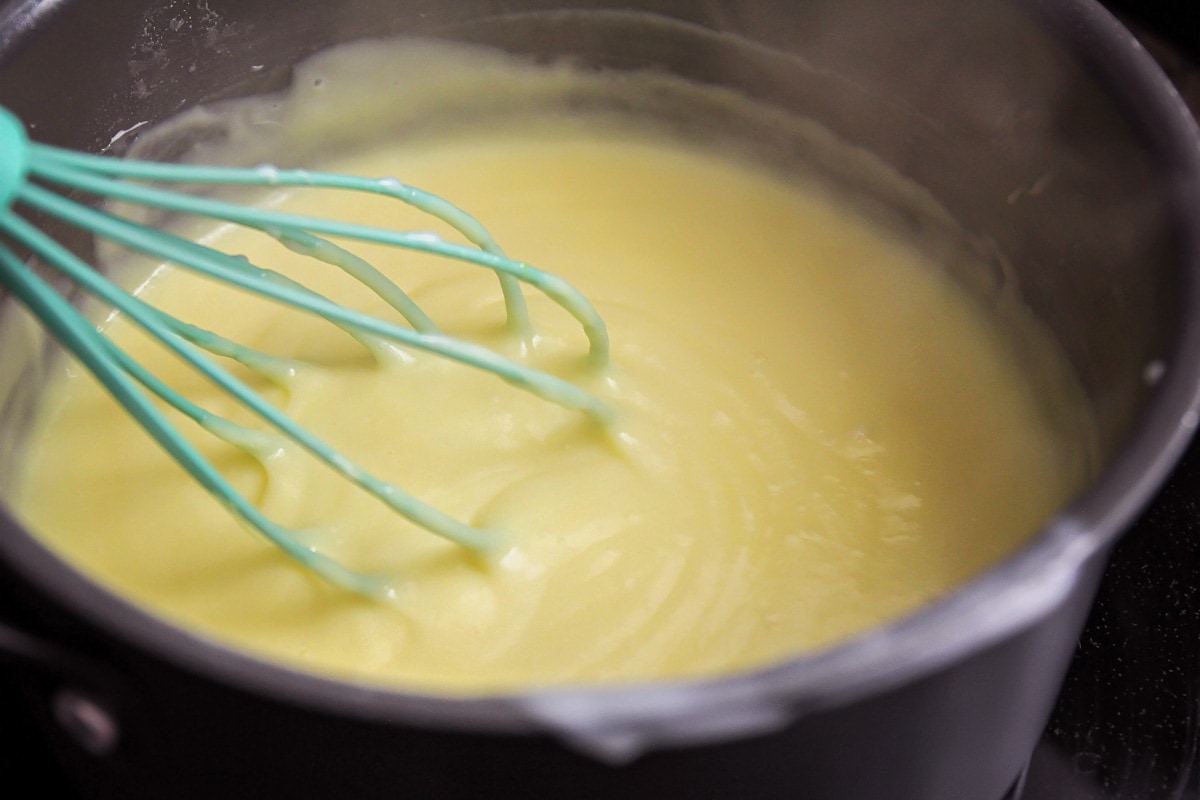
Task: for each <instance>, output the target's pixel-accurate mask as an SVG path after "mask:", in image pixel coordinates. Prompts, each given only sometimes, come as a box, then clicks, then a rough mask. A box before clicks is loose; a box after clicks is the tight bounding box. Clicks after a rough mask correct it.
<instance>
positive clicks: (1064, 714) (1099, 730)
mask: <svg viewBox="0 0 1200 800" xmlns="http://www.w3.org/2000/svg"><path fill="white" fill-rule="evenodd" d="M1109 5H1110V6H1112V7H1113V8H1114V9H1115V10H1117V11H1118V12H1119V13H1120V14H1121V15H1122V16H1123V17H1124V18H1125V19H1126V20H1127V21H1128V22H1129V23H1130V24H1131V26H1132V27H1134V28H1135V29H1136V30H1138V31H1139V33H1141V34H1142V35H1143V39H1144V41H1145V42H1146V43H1147V46H1148V47H1149V48H1150V50H1151V52H1153V53H1154V54H1155V56H1156V57H1158V58H1159V60H1160V62H1161V63H1162V64H1163V65H1164V67H1165V68H1166V70H1167V72H1168V74H1170V75H1171V77H1172V78H1173V79H1174V80H1175V82H1176V84H1177V85H1178V86H1179V87H1180V90H1181V92H1182V93H1183V94H1184V96H1185V97H1187V98H1188V99H1189V101H1190V102H1191V103H1192V107H1193V109H1196V110H1198V111H1200V69H1198V68H1197V66H1196V65H1197V64H1200V25H1197V24H1195V23H1194V22H1193V21H1192V20H1193V17H1194V16H1195V15H1196V11H1198V10H1200V2H1197V0H1175V1H1174V2H1113V3H1110V4H1109ZM1197 213H1200V209H1197ZM2 669H3V667H2V666H0V670H2ZM8 678H9V676H8V675H6V674H4V673H3V672H0V798H10V797H11V798H24V797H38V798H56V797H64V798H69V797H71V794H70V793H69V792H68V790H67V789H66V787H65V786H63V785H62V784H61V782H60V780H59V778H58V770H57V769H56V768H55V766H54V763H53V761H52V759H51V758H50V756H49V755H48V754H47V753H46V752H45V750H44V749H43V747H42V745H41V743H40V742H39V741H38V740H37V738H36V735H35V734H34V733H33V731H32V729H31V726H30V724H29V723H28V722H26V721H25V720H24V718H23V716H22V714H21V713H20V712H19V710H18V705H17V704H16V702H15V701H14V698H13V697H12V693H11V690H10V689H9V687H8V685H7V684H6V683H5V682H4V681H5V680H7V679H8ZM23 778H25V779H30V780H32V781H34V783H33V784H32V787H36V788H32V787H31V788H29V789H22V788H18V787H20V786H22V784H23V781H22V780H21V779H23ZM25 785H26V786H29V784H25ZM397 790H398V793H399V792H401V791H403V787H397ZM1020 798H1021V800H1200V446H1197V445H1193V446H1192V448H1191V450H1190V451H1189V452H1188V454H1187V455H1186V456H1185V458H1184V460H1183V462H1182V464H1181V465H1180V467H1179V469H1178V470H1176V472H1175V474H1174V476H1173V477H1172V479H1171V480H1170V482H1169V483H1168V484H1167V486H1166V487H1165V488H1164V489H1163V491H1162V492H1161V493H1160V495H1159V497H1158V498H1157V500H1156V501H1155V503H1154V504H1153V505H1152V506H1151V508H1150V509H1149V510H1148V511H1147V513H1146V514H1144V515H1143V517H1142V518H1141V520H1140V521H1139V522H1138V523H1137V525H1136V526H1135V527H1134V529H1133V530H1132V531H1131V532H1130V533H1129V535H1128V536H1126V537H1125V538H1124V539H1123V540H1122V542H1121V543H1120V545H1119V546H1118V547H1117V549H1116V551H1115V553H1114V556H1113V559H1112V563H1111V565H1110V567H1109V569H1108V571H1107V572H1106V574H1105V579H1104V583H1103V584H1102V586H1101V589H1100V595H1099V597H1098V600H1097V604H1096V607H1095V609H1094V611H1093V613H1092V616H1091V619H1090V621H1089V623H1088V627H1087V630H1086V631H1085V633H1084V635H1083V637H1082V638H1081V640H1080V643H1079V648H1078V651H1077V653H1076V656H1075V660H1074V662H1073V665H1072V668H1071V672H1070V674H1069V676H1068V677H1067V680H1066V684H1065V685H1064V688H1063V691H1062V694H1061V696H1060V700H1059V704H1058V706H1057V708H1056V710H1055V712H1054V716H1053V718H1052V719H1051V722H1050V724H1049V726H1048V728H1047V730H1046V733H1045V735H1044V736H1043V738H1042V740H1041V743H1040V744H1039V746H1038V749H1037V751H1036V752H1035V754H1034V757H1033V760H1032V762H1031V764H1030V768H1029V771H1028V775H1027V779H1026V782H1025V785H1024V787H1023V789H1022V790H1021V793H1020ZM799 800H803V799H802V798H800V799H799ZM881 800H882V799H881ZM998 800H999V799H998Z"/></svg>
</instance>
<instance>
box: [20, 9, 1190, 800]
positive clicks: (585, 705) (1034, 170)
mask: <svg viewBox="0 0 1200 800" xmlns="http://www.w3.org/2000/svg"><path fill="white" fill-rule="evenodd" d="M398 34H412V35H421V36H426V37H434V38H448V39H457V40H467V41H473V42H482V43H489V44H494V45H497V46H501V47H504V48H506V49H509V50H512V51H515V52H521V53H533V54H536V55H538V56H542V57H553V56H558V55H572V56H574V57H576V58H577V59H578V60H580V61H581V62H583V63H588V64H594V65H598V66H606V67H610V68H613V69H630V68H644V67H648V66H654V67H656V68H659V69H664V70H670V71H674V72H677V73H679V74H681V75H683V76H686V77H690V78H694V79H696V80H700V81H704V82H707V83H712V84H717V85H727V86H731V87H734V88H736V89H738V90H740V91H743V92H746V93H749V94H751V95H752V96H754V97H756V98H757V99H759V100H761V101H762V102H765V103H770V104H773V105H776V106H778V107H779V108H781V109H783V110H785V111H788V112H790V113H794V114H800V115H803V116H807V117H810V118H812V119H814V120H816V121H817V122H818V123H820V124H821V125H823V126H825V127H826V128H828V129H829V130H831V131H833V132H834V133H835V134H837V135H838V136H840V137H842V138H843V139H845V140H846V141H848V142H850V143H852V144H854V145H856V146H859V147H862V148H865V149H867V150H869V151H872V152H873V153H875V154H876V155H877V156H878V157H879V158H880V159H882V160H883V161H884V162H886V163H887V164H889V165H891V166H892V167H893V168H894V169H896V170H897V171H899V172H900V173H902V174H903V175H905V176H907V177H908V178H909V179H911V180H912V181H914V182H915V183H916V184H918V185H919V186H922V187H924V188H925V189H926V190H928V192H929V193H931V194H932V196H933V197H935V198H936V199H937V201H938V202H940V203H941V204H942V205H943V206H944V207H945V208H946V209H948V210H949V211H950V212H951V214H952V215H953V216H954V217H955V218H956V219H957V220H958V221H959V222H960V223H961V225H962V226H963V228H965V229H966V230H967V231H969V232H971V234H972V235H973V236H975V237H977V240H978V241H979V242H981V243H986V246H987V247H988V248H992V249H993V250H994V252H995V253H997V254H1001V255H1002V256H1003V260H1004V263H1006V264H1008V265H1011V269H1012V270H1013V272H1014V273H1015V275H1016V277H1017V281H1018V284H1019V286H1020V287H1021V289H1022V292H1023V297H1024V300H1025V302H1027V304H1028V306H1029V307H1030V309H1031V310H1032V311H1033V313H1034V314H1035V315H1036V316H1037V317H1038V318H1039V319H1040V320H1041V321H1042V322H1044V323H1045V325H1046V326H1047V327H1048V328H1049V329H1050V330H1051V331H1052V332H1053V335H1054V336H1055V337H1056V338H1057V340H1058V342H1059V343H1060V345H1061V347H1062V349H1063V351H1064V352H1065V353H1066V355H1067V357H1068V359H1069V360H1070V362H1071V364H1072V365H1073V367H1074V369H1075V370H1076V372H1077V373H1078V376H1079V379H1080V381H1081V383H1082V384H1083V387H1084V389H1085V391H1086V393H1087V395H1088V398H1089V400H1090V402H1091V403H1092V406H1093V409H1094V413H1095V416H1096V420H1097V423H1098V428H1099V439H1100V441H1099V446H1100V451H1101V456H1100V458H1101V466H1100V468H1099V470H1098V475H1097V477H1096V478H1095V480H1094V481H1093V482H1092V483H1091V484H1090V486H1089V488H1088V489H1087V490H1086V492H1084V493H1083V494H1082V495H1081V496H1079V497H1078V498H1076V499H1075V501H1074V502H1073V503H1072V504H1071V505H1070V506H1069V507H1068V508H1065V509H1063V511H1062V512H1061V514H1060V515H1059V516H1057V517H1056V518H1055V519H1053V520H1052V521H1051V522H1050V523H1049V524H1048V525H1047V526H1046V527H1045V528H1044V530H1042V531H1041V532H1040V533H1039V534H1038V535H1037V536H1035V537H1034V538H1033V539H1032V540H1031V541H1030V542H1029V544H1028V545H1027V546H1026V547H1024V548H1023V549H1022V550H1021V551H1020V552H1018V553H1017V554H1015V555H1014V556H1012V557H1011V558H1009V559H1007V560H1006V561H1004V562H1003V563H1001V564H999V565H997V566H996V567H995V568H994V569H992V570H990V571H989V572H987V573H986V574H984V575H982V576H980V577H979V578H978V579H976V580H974V581H973V582H971V583H970V584H969V585H967V586H965V587H963V588H962V589H961V590H960V591H957V592H955V593H954V594H953V595H951V596H949V597H947V598H945V599H944V600H942V601H940V602H938V603H936V604H934V605H932V606H931V607H928V608H926V609H924V610H922V611H920V612H919V613H917V614H914V615H912V616H910V617H908V618H906V619H904V620H902V621H900V622H898V623H896V624H893V625H889V626H886V627H884V628H881V629H878V630H874V631H872V632H869V633H867V634H865V635H863V636H860V637H858V638H856V639H854V640H852V641H850V642H848V643H846V644H844V645H841V646H838V647H836V648H833V649H830V650H828V651H825V652H820V653H816V654H813V655H809V656H804V657H800V658H796V659H794V660H791V661H788V662H787V663H783V664H780V665H778V666H775V667H773V668H770V669H764V670H761V671H758V672H755V673H753V674H749V675H743V676H737V677H730V678H727V679H720V680H703V681H688V682H677V683H670V684H665V685H663V684H659V685H647V686H630V687H611V688H578V689H574V688H566V689H557V690H554V691H543V690H537V689H532V690H530V691H528V692H525V693H518V694H513V695H503V696H495V697H487V698H474V699H455V698H449V697H438V696H430V695H419V694H410V693H403V692H394V691H383V690H377V689H369V688H363V687H360V686H354V685H348V684H343V683H338V682H334V681H330V680H324V679H321V678H316V677H312V676H308V675H304V674H300V673H297V672H293V671H289V670H286V669H283V668H280V667H276V666H272V665H269V664H264V663H260V662H258V661H255V660H253V659H251V658H248V657H245V656H243V655H240V654H238V653H235V652H231V651H227V650H224V649H222V648H220V647H217V646H214V645H212V644H210V643H208V642H205V641H202V640H200V639H198V638H195V637H193V636H191V635H189V634H188V633H187V632H185V631H182V630H178V629H175V628H173V627H171V626H169V625H166V624H164V623H162V622H160V621H158V620H156V619H154V618H152V617H150V616H149V615H147V614H145V613H143V612H142V611H140V610H139V609H137V608H135V607H133V606H131V605H129V604H128V603H126V602H124V601H122V600H121V599H119V598H117V597H114V596H112V595H111V594H109V593H108V592H106V591H105V590H103V589H101V588H99V587H97V586H96V585H95V584H93V583H91V582H90V581H88V580H87V579H86V578H84V577H81V576H80V575H79V574H77V573H76V572H75V571H73V570H72V569H70V568H69V567H67V566H66V565H65V564H64V563H62V562H61V561H59V560H58V559H56V558H55V557H54V556H53V555H51V554H50V553H49V552H47V551H46V550H45V549H44V548H43V547H42V546H41V545H39V544H38V543H37V542H36V541H35V540H34V539H33V538H31V537H30V536H29V535H27V534H26V533H25V532H24V531H23V530H22V529H21V527H20V526H19V525H18V524H17V523H16V522H15V521H14V520H12V519H11V518H10V517H9V516H7V515H5V516H4V517H3V520H2V525H3V530H2V531H0V586H3V592H4V594H5V601H4V602H5V604H6V606H7V607H8V611H7V613H8V615H9V616H8V621H7V622H6V623H3V624H0V666H4V667H5V668H6V670H7V671H9V672H10V673H11V674H16V675H19V676H20V683H21V686H23V687H24V689H23V691H24V695H23V696H24V698H25V700H26V701H27V703H28V706H29V708H30V710H31V713H32V714H33V715H34V716H35V717H36V718H37V719H38V720H39V722H40V724H41V726H42V729H43V730H44V733H45V735H46V736H47V737H48V738H49V739H50V740H51V741H52V742H53V745H54V747H55V749H56V751H57V753H58V755H59V756H60V757H61V759H62V761H63V763H64V764H65V765H66V767H67V768H68V769H69V771H70V772H71V774H72V775H73V776H74V780H75V782H76V783H77V785H78V787H79V790H80V792H81V793H83V794H85V795H91V796H96V797H123V798H136V797H148V798H161V797H164V796H177V797H193V796H194V797H204V798H207V797H213V796H225V797H233V796H239V797H240V796H246V797H251V796H253V797H284V796H303V797H313V796H340V797H376V796H394V795H397V794H400V793H405V794H412V795H417V796H422V797H467V796H492V795H498V794H502V793H509V792H515V791H522V792H525V793H527V794H529V795H531V796H570V797H575V798H588V797H651V796H655V797H658V796H687V797H802V798H805V800H856V799H864V800H998V798H1000V797H1002V796H1003V795H1004V794H1005V792H1006V791H1008V790H1009V789H1010V788H1011V787H1012V786H1013V785H1014V783H1015V782H1016V781H1017V780H1018V777H1019V775H1020V773H1021V770H1022V767H1023V765H1024V764H1025V762H1026V760H1027V759H1028V757H1029V754H1030V753H1031V751H1032V750H1033V746H1034V743H1035V742H1036V740H1037V738H1038V736H1039V734H1040V731H1041V729H1042V727H1043V726H1044V724H1045V722H1046V719H1047V716H1048V714H1049V712H1050V709H1051V707H1052V705H1053V702H1054V698H1055V695H1056V693H1057V691H1058V688H1059V685H1060V682H1061V680H1062V677H1063V674H1064V672H1065V669H1066V666H1067V663H1068V661H1069V660H1070V657H1071V654H1072V651H1073V649H1074V646H1075V640H1076V637H1077V635H1078V633H1079V631H1080V629H1081V627H1082V623H1083V620H1084V617H1085V615H1086V613H1087V610H1088V608H1089V606H1090V604H1091V601H1092V597H1093V593H1094V591H1095V587H1096V584H1097V582H1098V580H1099V576H1100V573H1101V571H1102V568H1103V565H1104V561H1105V557H1106V555H1107V553H1108V551H1109V549H1110V547H1111V545H1112V544H1113V542H1114V540H1115V539H1116V538H1117V537H1118V535H1119V534H1120V532H1121V531H1122V529H1123V528H1124V527H1125V526H1126V525H1127V524H1128V523H1129V522H1130V521H1131V519H1132V517H1133V516H1134V514H1135V513H1136V512H1137V511H1138V510H1139V509H1140V508H1141V506H1142V505H1143V504H1144V503H1145V502H1146V501H1147V500H1148V499H1149V497H1150V495H1151V494H1152V492H1153V491H1154V490H1155V488H1156V486H1157V485H1158V484H1159V482H1160V481H1161V480H1162V479H1163V478H1164V476H1165V475H1166V473H1167V472H1168V470H1169V469H1170V467H1171V465H1172V463H1173V462H1174V460H1175V459H1176V458H1177V456H1178V455H1179V454H1180V453H1181V452H1182V450H1183V448H1184V446H1185V445H1186V443H1187V441H1188V440H1189V439H1190V437H1191V433H1192V429H1193V428H1195V427H1196V424H1197V420H1198V419H1200V417H1198V416H1197V386H1198V385H1200V380H1198V372H1200V282H1198V277H1200V216H1198V215H1197V214H1196V212H1195V209H1197V208H1200V136H1198V134H1197V131H1196V128H1195V126H1194V124H1193V122H1192V121H1191V117H1190V116H1189V115H1188V114H1187V112H1186V110H1185V109H1184V107H1183V105H1182V103H1181V102H1180V101H1179V99H1178V98H1177V97H1176V96H1175V94H1174V92H1173V90H1172V89H1171V88H1170V86H1169V84H1168V82H1167V80H1166V79H1165V77H1164V76H1163V75H1162V74H1161V73H1160V72H1159V71H1158V69H1157V68H1156V67H1155V66H1154V65H1153V63H1152V61H1151V60H1150V59H1149V58H1148V57H1147V55H1146V54H1145V53H1144V52H1142V51H1141V49H1140V48H1139V47H1138V45H1137V44H1136V43H1135V41H1134V39H1133V38H1132V37H1131V36H1130V35H1129V34H1128V33H1127V32H1126V31H1125V30H1123V29H1122V28H1121V27H1120V26H1119V25H1118V24H1117V23H1116V22H1115V21H1114V20H1113V18H1112V17H1110V16H1109V15H1108V14H1107V13H1106V12H1105V11H1104V10H1103V9H1102V8H1101V7H1100V6H1099V5H1098V4H1096V3H1094V2H1090V0H1015V1H1014V2H1000V1H999V0H977V2H972V3H961V2H958V0H915V2H906V3H889V2H879V0H810V1H808V2H795V0H755V1H751V0H743V1H739V0H725V1H723V2H717V0H707V1H700V2H696V1H695V0H640V1H639V2H634V0H626V1H625V2H618V0H581V1H580V2H570V3H568V2H565V0H553V1H552V0H492V1H491V2H485V1H484V0H456V1H455V2H444V1H441V2H439V1H434V0H342V2H339V3H328V2H324V0H304V1H303V2H302V1H301V0H194V1H193V0H128V2H122V3H82V2H65V1H64V0H41V1H39V0H24V1H23V2H14V3H9V4H8V5H7V6H5V7H4V8H3V9H2V10H0V102H2V103H3V104H4V105H6V106H8V107H10V108H12V109H13V110H15V111H16V112H17V113H18V114H19V115H20V116H21V117H22V118H23V119H25V120H26V121H27V122H29V123H31V124H32V126H33V127H34V131H35V135H36V136H37V138H39V139H41V140H43V141H46V142H50V143H55V144H62V145H67V146H71V147H76V148H82V149H88V150H100V149H103V148H105V147H106V146H108V145H109V144H110V143H111V142H112V141H113V140H114V137H115V136H116V135H117V134H118V133H119V132H121V131H123V130H125V129H126V128H129V127H130V126H131V125H133V124H134V123H138V122H142V121H145V120H150V121H154V120H159V119H163V118H165V117H167V116H169V115H171V114H173V113H175V112H177V111H179V110H180V109H182V108H185V107H187V106H190V105H193V104H195V103H198V102H201V101H204V100H208V99H213V98H219V97H228V96H232V95H236V94H246V93H252V92H258V91H265V90H268V89H272V88H276V87H278V86H280V85H282V84H284V83H286V81H287V79H288V76H289V70H290V67H291V66H292V65H293V64H295V63H296V62H297V61H298V60H300V59H302V58H303V57H305V56H306V55H308V54H310V53H313V52H315V51H317V50H320V49H322V48H324V47H326V46H329V45H331V44H334V43H338V42H343V41H349V40H353V39H356V38H361V37H379V36H388V35H398ZM778 144H779V143H776V145H778ZM1046 176H1050V179H1049V180H1044V178H1045V177H1046ZM1034 186H1036V187H1037V191H1036V192H1032V191H1029V189H1030V187H1034ZM72 244H73V245H74V246H76V247H79V248H81V249H86V248H87V247H88V243H87V242H83V241H73V242H72ZM43 356H44V353H43V352H42V350H41V348H40V347H38V346H28V344H24V345H23V344H22V343H21V342H16V341H12V340H11V337H10V340H8V341H4V342H0V358H3V359H4V361H5V363H6V369H5V375H6V376H8V377H7V378H5V380H4V381H3V382H0V403H2V404H3V405H2V411H3V422H4V425H3V427H2V428H0V453H2V454H3V459H0V477H3V475H4V474H6V472H7V471H10V470H11V469H12V466H13V459H14V455H15V454H16V453H18V452H19V444H20V436H21V425H20V421H21V420H22V419H23V418H24V417H25V416H26V415H27V411H28V409H29V408H30V407H31V406H32V404H33V403H35V402H36V396H37V389H38V384H39V380H40V377H39V376H40V374H41V370H40V368H39V367H40V364H41V363H42V358H43Z"/></svg>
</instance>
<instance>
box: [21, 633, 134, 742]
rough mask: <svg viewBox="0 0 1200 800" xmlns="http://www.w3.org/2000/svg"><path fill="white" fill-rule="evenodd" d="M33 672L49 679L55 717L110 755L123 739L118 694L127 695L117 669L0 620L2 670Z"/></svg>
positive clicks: (68, 731) (73, 734) (72, 732)
mask: <svg viewBox="0 0 1200 800" xmlns="http://www.w3.org/2000/svg"><path fill="white" fill-rule="evenodd" d="M10 669H11V670H14V671H16V672H20V673H27V674H28V673H32V674H34V675H38V676H40V677H42V678H43V679H47V681H48V683H49V691H48V695H47V696H48V703H49V712H50V716H51V718H52V719H53V720H54V722H55V723H56V724H57V725H58V726H59V727H60V728H61V729H62V730H63V731H64V732H65V733H66V734H67V735H68V736H69V737H70V738H71V739H72V740H73V741H74V742H75V744H76V745H78V746H79V747H80V748H82V749H83V750H84V751H85V752H87V753H90V754H91V755H93V756H107V755H109V754H111V753H113V752H115V751H116V749H117V747H118V746H119V745H120V743H121V739H122V736H121V724H120V721H119V717H118V715H117V711H116V709H117V704H116V703H115V701H114V698H115V697H117V696H118V695H120V696H122V697H128V696H129V695H128V693H127V692H119V691H118V688H117V687H119V686H120V685H121V683H122V682H121V681H119V680H118V679H117V678H116V676H115V674H114V673H113V671H112V670H111V669H109V668H107V667H105V666H102V665H101V664H99V663H98V662H96V661H94V660H93V659H91V658H89V657H87V656H84V655H81V654H79V653H76V652H73V651H71V650H69V649H67V648H65V647H63V646H61V645H59V644H57V643H55V642H52V641H49V640H46V639H42V638H40V637H38V636H35V635H33V634H30V633H26V632H24V631H21V630H19V629H17V628H14V627H12V626H11V625H9V624H7V623H5V622H4V621H3V620H0V670H10Z"/></svg>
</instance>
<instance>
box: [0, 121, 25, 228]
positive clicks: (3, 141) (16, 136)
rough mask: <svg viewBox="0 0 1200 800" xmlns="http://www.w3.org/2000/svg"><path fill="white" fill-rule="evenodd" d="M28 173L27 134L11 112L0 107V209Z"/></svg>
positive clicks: (10, 199) (15, 192) (5, 204)
mask: <svg viewBox="0 0 1200 800" xmlns="http://www.w3.org/2000/svg"><path fill="white" fill-rule="evenodd" d="M28 173H29V134H28V133H26V131H25V125H24V123H22V122H21V120H19V119H17V118H16V116H15V115H13V113H12V112H11V111H9V110H8V109H7V108H5V107H4V106H0V208H8V206H9V205H11V204H12V201H13V198H14V197H15V196H16V194H17V192H18V191H19V190H20V188H21V186H22V184H24V183H25V176H26V175H27V174H28Z"/></svg>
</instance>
